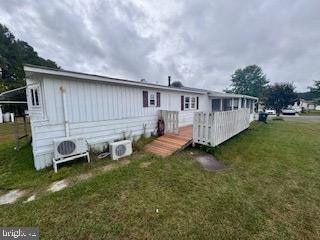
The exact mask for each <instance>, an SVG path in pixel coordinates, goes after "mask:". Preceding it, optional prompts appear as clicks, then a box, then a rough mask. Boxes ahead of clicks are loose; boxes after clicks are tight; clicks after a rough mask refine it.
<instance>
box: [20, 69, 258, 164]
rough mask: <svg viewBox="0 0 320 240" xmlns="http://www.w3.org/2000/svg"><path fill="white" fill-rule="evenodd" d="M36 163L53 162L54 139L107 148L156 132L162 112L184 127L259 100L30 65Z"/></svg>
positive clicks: (29, 94)
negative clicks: (200, 115)
mask: <svg viewBox="0 0 320 240" xmlns="http://www.w3.org/2000/svg"><path fill="white" fill-rule="evenodd" d="M24 70H25V73H26V81H27V89H26V91H27V102H28V111H29V115H30V122H31V130H32V139H33V144H32V147H33V155H34V165H35V168H36V169H42V168H45V167H47V166H50V165H52V158H53V150H54V149H53V140H54V139H58V138H62V137H66V136H72V137H84V138H86V139H87V141H88V143H89V145H90V147H91V149H93V150H96V151H102V150H103V149H104V148H106V147H107V146H108V143H109V142H112V141H115V140H118V139H122V138H123V136H131V137H139V136H141V135H142V134H146V135H150V134H155V133H156V128H157V120H158V113H159V110H169V111H177V112H178V115H179V126H185V125H190V124H192V123H193V116H194V113H195V112H197V111H207V112H208V111H209V112H211V111H230V110H238V109H240V108H250V109H251V113H250V117H251V120H253V119H254V115H255V114H254V109H255V103H256V102H257V98H254V97H250V96H245V95H236V94H226V93H218V92H212V91H209V90H203V89H195V88H187V87H182V88H176V87H169V86H164V85H158V84H152V83H147V82H139V81H130V80H124V79H116V78H110V77H104V76H97V75H90V74H84V73H78V72H71V71H63V70H59V69H50V68H45V67H38V66H32V65H25V66H24Z"/></svg>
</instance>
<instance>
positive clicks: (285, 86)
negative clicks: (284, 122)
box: [264, 83, 297, 116]
mask: <svg viewBox="0 0 320 240" xmlns="http://www.w3.org/2000/svg"><path fill="white" fill-rule="evenodd" d="M296 100H297V94H296V93H295V87H294V86H293V84H291V83H275V84H273V85H269V86H268V87H267V88H266V89H265V92H264V103H265V105H266V107H267V108H273V109H275V110H276V112H277V115H278V116H279V115H280V112H281V110H282V109H283V108H285V107H287V106H288V105H289V104H293V103H294V101H296Z"/></svg>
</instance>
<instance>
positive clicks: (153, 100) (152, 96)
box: [149, 93, 156, 107]
mask: <svg viewBox="0 0 320 240" xmlns="http://www.w3.org/2000/svg"><path fill="white" fill-rule="evenodd" d="M149 106H151V107H152V106H156V95H155V94H154V93H150V96H149Z"/></svg>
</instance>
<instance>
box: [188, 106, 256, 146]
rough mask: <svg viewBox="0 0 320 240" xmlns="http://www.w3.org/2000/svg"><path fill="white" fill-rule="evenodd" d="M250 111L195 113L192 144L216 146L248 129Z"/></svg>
mask: <svg viewBox="0 0 320 240" xmlns="http://www.w3.org/2000/svg"><path fill="white" fill-rule="evenodd" d="M249 118H250V110H249V109H239V110H235V111H225V112H197V113H195V114H194V120H193V143H198V144H203V145H208V146H217V145H219V144H221V143H222V142H224V141H226V140H228V139H229V138H231V137H233V136H234V135H236V134H238V133H240V132H241V131H243V130H245V129H246V128H248V127H249Z"/></svg>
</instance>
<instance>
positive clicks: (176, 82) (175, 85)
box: [171, 81, 183, 87]
mask: <svg viewBox="0 0 320 240" xmlns="http://www.w3.org/2000/svg"><path fill="white" fill-rule="evenodd" d="M171 87H183V84H182V82H180V81H174V82H172V83H171Z"/></svg>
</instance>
